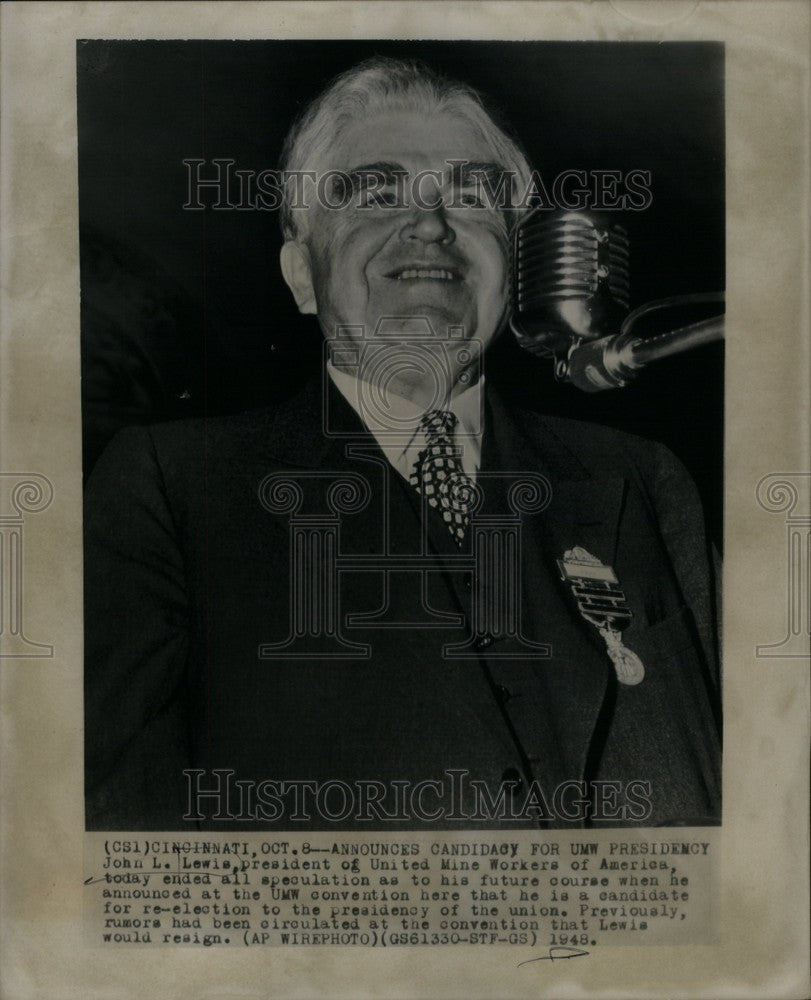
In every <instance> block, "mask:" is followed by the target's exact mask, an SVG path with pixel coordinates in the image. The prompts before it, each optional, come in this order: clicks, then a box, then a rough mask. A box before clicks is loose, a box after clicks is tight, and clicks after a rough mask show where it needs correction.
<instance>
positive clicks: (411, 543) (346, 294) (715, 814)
mask: <svg viewBox="0 0 811 1000" xmlns="http://www.w3.org/2000/svg"><path fill="white" fill-rule="evenodd" d="M285 159H286V168H287V170H288V171H289V176H290V178H292V182H291V184H290V185H288V188H287V191H286V200H285V206H284V210H283V226H284V230H285V243H284V247H283V249H282V257H281V264H282V270H283V273H284V276H285V280H286V281H287V283H288V285H289V287H290V289H291V291H292V293H293V295H294V297H295V299H296V302H297V304H298V306H299V309H300V310H301V312H302V313H305V314H314V315H316V316H317V318H318V322H319V324H320V325H321V328H322V330H323V332H324V336H325V343H326V347H327V350H326V352H325V362H326V363H325V369H324V372H323V373H322V374H323V378H322V379H321V380H315V381H314V382H313V383H312V384H311V385H310V386H309V388H308V389H307V390H306V391H305V392H304V393H303V394H302V395H301V396H300V397H298V398H297V399H295V400H293V401H292V402H286V403H284V404H280V405H279V406H276V407H271V408H269V409H267V410H264V411H261V412H253V413H249V414H244V415H242V416H238V417H224V418H217V419H213V420H204V421H189V422H179V423H175V424H168V425H163V426H158V427H154V428H150V429H146V428H136V429H131V430H128V431H125V432H122V433H121V434H120V435H119V436H118V437H117V438H116V440H115V441H114V442H113V443H112V444H111V445H110V447H109V448H108V450H107V452H106V454H105V455H104V456H103V457H102V459H101V461H100V462H99V464H98V466H97V468H96V470H95V471H94V474H93V476H92V477H91V481H90V483H89V486H88V491H87V502H88V504H87V514H86V522H85V535H86V725H87V729H86V745H87V806H88V810H87V822H88V826H89V827H91V828H145V829H161V828H165V829H182V828H185V827H189V828H195V827H197V826H201V827H203V828H218V829H219V828H226V829H227V828H229V826H230V827H231V828H242V829H251V828H254V827H257V828H267V827H273V828H277V829H296V828H301V827H307V828H329V827H334V826H339V827H346V826H357V827H362V828H363V827H365V828H372V829H374V828H377V829H380V828H383V829H386V828H396V827H398V826H399V827H421V826H422V825H424V824H433V825H435V826H436V827H440V828H449V827H450V828H453V827H456V828H460V827H462V828H464V827H475V826H484V827H495V826H507V827H515V826H516V825H518V826H533V825H535V826H537V824H538V823H542V824H547V825H551V826H562V825H568V824H575V825H582V824H583V823H595V824H602V825H627V824H630V823H638V824H639V823H642V824H644V825H652V824H669V823H670V824H672V823H712V822H717V821H718V819H719V810H720V774H719V767H720V756H719V738H718V726H717V695H718V692H717V685H718V677H717V672H718V668H717V657H716V651H715V627H714V615H713V599H712V587H711V566H710V562H709V559H708V554H707V544H706V539H705V536H704V530H703V519H702V514H701V508H700V504H699V502H698V500H697V497H696V495H695V490H694V488H693V486H692V484H691V483H690V481H689V478H688V477H687V476H686V474H685V473H684V471H683V470H682V469H681V468H680V466H679V465H678V463H677V462H676V460H675V459H674V458H673V456H671V455H670V454H669V453H668V452H667V451H666V450H665V449H664V448H662V447H660V446H657V445H652V444H650V443H648V442H643V441H641V440H639V439H636V438H633V437H630V436H626V435H622V434H619V433H617V432H615V431H610V430H606V429H604V428H599V427H595V426H591V425H586V424H580V423H576V422H571V421H563V420H559V419H550V418H545V417H541V416H538V415H537V414H532V413H526V412H521V411H519V410H517V409H516V408H514V407H512V406H511V405H510V404H509V401H508V400H505V399H504V398H503V397H502V396H501V394H500V393H499V392H498V390H497V388H496V387H495V386H494V385H492V384H491V383H490V382H489V381H488V382H487V383H486V384H485V376H484V374H483V365H482V363H481V358H482V355H483V354H484V352H485V351H486V349H487V347H488V346H489V344H490V343H491V342H492V341H493V339H494V338H495V337H496V335H497V334H498V333H499V332H500V330H501V329H502V328H503V326H504V323H505V319H506V315H507V309H508V288H509V276H508V253H507V246H508V236H509V228H510V225H511V219H510V213H509V211H506V210H502V209H501V208H500V207H498V206H494V205H488V204H483V203H482V201H481V199H480V197H479V195H480V188H478V187H477V186H476V184H475V178H474V176H473V175H474V174H476V173H478V174H479V175H482V174H486V175H493V174H494V173H498V172H499V171H501V172H504V173H506V174H507V175H508V176H510V177H511V178H513V180H514V181H517V182H518V183H519V184H520V181H521V179H522V178H523V179H526V178H527V176H528V173H529V171H528V167H527V165H526V162H525V160H524V158H523V156H522V154H521V152H520V150H519V149H518V147H517V146H516V145H515V144H514V143H513V142H512V141H511V140H510V139H509V138H508V137H507V136H506V134H505V133H504V132H503V131H501V130H500V129H499V128H498V127H497V126H496V124H495V123H494V121H493V120H492V118H491V117H490V116H489V115H488V113H487V112H486V111H485V110H484V108H483V107H482V105H481V103H480V101H479V99H478V97H477V96H476V95H475V94H474V93H473V92H472V91H470V90H469V89H468V88H466V87H464V86H463V85H459V84H454V83H449V82H448V81H444V80H441V79H439V78H436V77H434V76H432V75H431V74H428V73H426V72H425V71H423V70H420V69H418V68H415V67H413V66H409V65H406V64H401V63H393V62H389V61H382V60H380V61H375V62H373V63H370V64H364V65H362V66H361V67H358V68H357V69H355V70H353V71H351V72H350V73H348V74H345V75H344V76H343V77H341V78H339V80H338V81H336V82H335V83H334V84H333V85H332V86H331V87H330V88H329V89H328V90H327V91H326V92H325V94H324V95H322V97H321V98H319V99H318V101H316V102H315V103H314V105H313V106H311V107H310V108H309V109H308V111H307V112H306V113H305V115H304V117H303V118H302V119H301V121H300V122H299V123H298V124H297V126H296V127H295V129H294V130H293V132H292V133H291V137H290V139H289V141H288V145H287V149H286V154H285ZM460 164H465V165H467V166H466V167H464V166H463V167H461V168H460V166H459V165H460ZM471 165H475V170H471V169H468V168H470V166H471ZM306 171H312V172H313V174H314V175H316V176H317V177H318V178H319V179H321V178H326V180H327V182H328V183H327V184H325V185H321V184H320V183H319V185H318V188H317V190H318V192H319V195H320V204H319V203H318V199H315V200H310V201H307V199H306V198H305V199H299V198H297V197H296V194H295V192H294V190H293V182H295V181H296V178H298V179H299V180H300V179H301V178H302V177H303V176H305V173H306ZM336 184H337V185H338V188H339V189H338V188H336V186H335V185H336ZM336 206H339V207H336ZM606 608H611V609H613V611H611V613H609V612H608V611H606Z"/></svg>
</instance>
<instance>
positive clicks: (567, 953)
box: [517, 945, 590, 969]
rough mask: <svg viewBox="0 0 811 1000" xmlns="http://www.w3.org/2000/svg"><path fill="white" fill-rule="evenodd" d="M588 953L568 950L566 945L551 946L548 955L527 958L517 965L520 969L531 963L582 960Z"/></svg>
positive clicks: (579, 949) (580, 949)
mask: <svg viewBox="0 0 811 1000" xmlns="http://www.w3.org/2000/svg"><path fill="white" fill-rule="evenodd" d="M589 954H590V952H588V951H583V950H582V948H568V947H567V946H566V945H553V946H552V947H551V948H550V949H549V954H548V955H538V957H537V958H527V959H525V960H524V961H523V962H519V963H518V966H517V967H518V968H519V969H520V968H521V966H522V965H531V964H532V962H559V961H562V960H563V959H568V958H582V957H583V956H584V955H589Z"/></svg>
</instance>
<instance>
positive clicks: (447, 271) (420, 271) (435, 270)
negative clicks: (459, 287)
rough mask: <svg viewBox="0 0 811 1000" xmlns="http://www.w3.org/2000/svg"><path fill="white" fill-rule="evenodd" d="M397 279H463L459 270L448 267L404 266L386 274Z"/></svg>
mask: <svg viewBox="0 0 811 1000" xmlns="http://www.w3.org/2000/svg"><path fill="white" fill-rule="evenodd" d="M386 277H387V278H391V279H393V280H395V281H461V279H462V276H461V274H459V272H458V271H456V270H454V269H451V268H447V267H411V266H404V267H398V268H395V270H393V271H389V273H388V274H387V275H386Z"/></svg>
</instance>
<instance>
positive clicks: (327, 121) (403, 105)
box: [281, 57, 530, 239]
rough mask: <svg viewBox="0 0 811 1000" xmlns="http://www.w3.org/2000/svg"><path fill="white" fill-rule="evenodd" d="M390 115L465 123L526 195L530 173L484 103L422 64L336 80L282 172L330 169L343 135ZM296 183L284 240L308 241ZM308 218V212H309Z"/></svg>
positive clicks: (285, 156)
mask: <svg viewBox="0 0 811 1000" xmlns="http://www.w3.org/2000/svg"><path fill="white" fill-rule="evenodd" d="M387 111H415V112H418V113H420V114H423V115H435V114H439V113H442V114H449V115H452V116H454V117H456V118H458V119H459V120H461V121H464V122H466V123H467V124H468V125H469V126H470V127H471V128H472V129H473V131H474V132H476V133H477V134H478V136H479V137H480V138H482V139H483V140H484V141H485V143H486V144H487V145H488V146H489V148H490V149H491V150H492V154H493V160H494V162H495V163H498V164H499V166H500V167H502V168H503V169H504V170H505V171H508V172H512V174H513V177H514V180H513V183H514V184H516V183H517V184H519V185H521V187H522V188H523V189H526V186H527V185H528V183H529V180H530V167H529V163H528V162H527V158H526V156H525V155H524V152H523V151H522V149H521V147H520V146H519V145H518V143H517V142H516V141H515V140H514V139H512V138H510V136H509V135H508V134H507V133H506V131H505V130H504V129H503V128H502V127H501V126H500V125H499V124H497V122H496V119H495V117H494V114H493V112H492V111H491V110H489V109H488V108H487V107H486V106H485V104H484V101H483V100H482V97H481V96H480V95H479V94H478V93H477V91H475V90H474V89H473V87H470V86H469V85H468V84H465V83H460V82H458V81H456V80H450V79H447V78H446V77H443V76H440V75H439V74H437V73H435V72H434V71H433V70H431V69H429V68H428V67H427V66H424V65H422V64H420V63H417V62H406V61H402V60H399V59H389V58H383V57H376V58H373V59H369V60H367V61H365V62H362V63H360V64H359V65H357V66H355V67H353V68H352V69H350V70H347V72H345V73H342V74H341V75H340V76H338V77H336V79H335V80H333V82H332V83H331V84H330V86H329V87H327V89H326V90H324V91H323V92H322V93H321V94H320V95H319V96H318V97H316V98H315V100H314V101H313V102H312V103H311V104H310V105H309V106H308V107H307V108H306V110H305V111H304V113H303V114H302V116H301V117H300V118H299V120H298V121H297V122H296V123H295V125H294V126H293V128H292V129H291V130H290V133H289V134H288V136H287V139H286V140H285V144H284V149H283V151H282V164H281V166H282V170H283V171H285V172H287V173H294V174H295V173H299V172H302V171H306V170H314V171H319V170H322V169H324V168H325V165H326V164H327V162H328V159H329V151H330V148H331V147H332V146H333V145H334V143H335V142H336V140H337V138H338V137H339V136H340V135H341V133H342V131H343V130H344V129H345V128H346V127H347V126H348V125H350V124H351V123H353V122H356V121H358V120H359V119H361V118H367V117H369V116H371V115H374V114H379V113H381V112H387ZM293 190H294V183H293V182H287V183H285V184H284V190H283V201H282V209H281V225H282V232H283V233H284V236H285V239H296V238H297V237H300V236H302V235H303V233H302V232H301V227H300V225H299V221H301V214H300V213H301V211H302V210H296V212H295V214H296V215H297V216H299V219H298V220H297V219H296V218H294V211H293V209H292V206H291V202H292V200H293ZM305 216H306V212H305Z"/></svg>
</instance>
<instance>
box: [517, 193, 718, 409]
mask: <svg viewBox="0 0 811 1000" xmlns="http://www.w3.org/2000/svg"><path fill="white" fill-rule="evenodd" d="M629 262H630V246H629V240H628V234H627V231H626V229H625V228H624V227H623V226H622V225H619V224H618V223H616V222H614V221H613V217H612V216H610V215H608V214H606V213H595V212H588V213H587V212H570V211H564V212H560V211H558V212H548V211H545V210H543V209H541V208H535V209H533V210H532V211H530V212H528V213H527V215H525V216H524V218H523V219H521V220H520V222H518V224H517V225H516V227H515V231H514V235H513V283H512V315H511V317H510V327H511V329H512V331H513V333H514V334H515V337H516V340H517V341H518V343H519V344H520V345H521V346H522V347H523V348H524V349H525V350H527V351H529V352H530V353H531V354H535V355H537V356H542V357H544V356H546V357H552V358H554V361H555V375H556V377H557V378H560V379H565V380H567V381H569V382H571V383H572V384H573V385H575V386H577V388H579V389H582V390H583V391H584V392H598V391H600V390H602V389H612V388H619V387H621V386H624V385H627V384H628V382H629V381H630V380H631V379H632V378H633V377H635V375H636V374H637V373H638V372H639V371H640V370H641V369H642V368H644V367H645V366H646V365H648V364H651V363H652V362H654V361H658V360H660V359H662V358H666V357H670V356H672V355H674V354H679V353H681V352H683V351H687V350H691V349H692V348H694V347H698V346H701V345H702V344H706V343H710V342H711V341H713V340H718V339H720V338H721V337H723V320H722V318H721V317H714V318H713V319H711V320H702V321H701V322H699V323H692V324H689V325H688V326H683V327H680V328H678V329H675V330H668V331H664V332H661V333H658V334H656V335H655V336H652V337H647V338H640V337H636V336H633V335H632V334H631V330H632V328H633V326H634V325H635V323H636V322H637V321H638V320H639V319H641V318H642V317H643V316H646V315H648V314H649V313H652V312H655V311H658V310H662V309H669V308H673V307H675V306H682V305H693V304H697V303H705V302H723V295H722V294H720V293H717V292H712V293H699V294H692V295H679V296H671V297H669V298H666V299H661V300H658V301H656V302H649V303H646V304H645V305H644V306H641V307H640V308H639V309H636V310H634V312H632V313H631V314H630V315H628V306H629V302H630V281H629Z"/></svg>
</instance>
